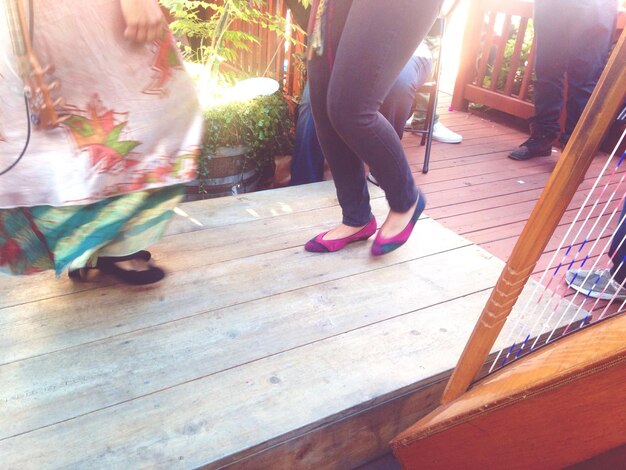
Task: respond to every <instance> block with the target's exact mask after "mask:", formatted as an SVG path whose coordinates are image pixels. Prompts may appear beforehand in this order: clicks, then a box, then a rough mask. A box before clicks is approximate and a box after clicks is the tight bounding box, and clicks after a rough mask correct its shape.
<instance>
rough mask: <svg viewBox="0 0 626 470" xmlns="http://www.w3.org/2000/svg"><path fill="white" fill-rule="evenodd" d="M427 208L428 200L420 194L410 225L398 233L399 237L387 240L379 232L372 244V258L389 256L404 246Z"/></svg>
mask: <svg viewBox="0 0 626 470" xmlns="http://www.w3.org/2000/svg"><path fill="white" fill-rule="evenodd" d="M425 207H426V198H425V197H424V195H423V194H421V193H418V195H417V205H416V206H415V211H414V212H413V215H412V216H411V220H409V223H408V224H407V225H406V227H404V228H403V229H402V231H401V232H400V233H398V234H397V235H394V236H393V237H389V238H385V237H383V236H382V235H381V234H380V232H378V235H376V238H375V239H374V242H373V243H372V249H371V253H372V256H380V255H384V254H387V253H389V252H391V251H393V250H395V249H397V248H400V247H401V246H402V245H404V244H405V243H406V241H407V240H408V239H409V237H410V236H411V233H412V232H413V228H414V227H415V223H416V222H417V219H419V218H420V215H421V214H422V212H423V211H424V208H425Z"/></svg>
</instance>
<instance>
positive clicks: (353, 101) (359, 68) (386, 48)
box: [309, 0, 440, 226]
mask: <svg viewBox="0 0 626 470" xmlns="http://www.w3.org/2000/svg"><path fill="white" fill-rule="evenodd" d="M439 3H440V2H439V1H438V0H432V1H429V2H414V1H411V0H401V1H394V2H392V3H389V2H384V3H383V2H379V1H377V0H359V1H358V2H352V3H351V2H332V1H331V4H330V6H329V11H328V17H329V27H327V30H326V32H327V38H326V39H327V41H326V43H325V45H326V51H325V55H324V56H322V57H315V58H314V59H313V60H311V61H310V63H309V72H310V74H311V75H310V77H311V86H312V88H311V94H312V98H313V99H312V103H313V113H314V116H315V118H316V126H317V130H318V135H319V138H320V143H321V145H322V149H323V151H324V155H325V156H326V158H327V160H328V162H329V165H330V167H331V171H332V172H333V178H334V179H335V184H336V186H337V194H338V196H339V201H340V204H341V206H342V209H343V212H344V224H346V225H352V226H357V225H364V224H365V223H366V222H367V220H368V219H369V217H370V209H369V200H368V195H367V188H366V183H365V176H364V172H363V163H362V162H365V163H367V164H368V165H369V166H370V168H371V169H372V171H373V173H374V174H375V175H376V177H377V179H379V182H380V184H381V187H382V188H383V189H384V190H385V193H386V195H387V199H388V201H389V205H390V207H391V210H392V213H394V212H395V213H408V218H410V216H411V215H412V212H411V209H412V207H414V205H415V201H416V198H417V191H416V188H415V183H414V182H413V177H412V175H411V171H410V168H409V166H408V163H407V161H406V157H405V155H404V151H403V149H402V145H401V143H400V139H399V138H398V135H397V133H396V132H395V131H394V129H393V127H392V126H391V124H390V123H389V122H388V121H387V120H386V119H385V118H384V117H383V116H382V114H381V113H380V112H379V109H380V106H381V104H382V102H383V100H384V98H385V96H387V94H388V93H389V90H390V89H391V87H392V85H393V83H394V82H395V80H396V78H397V76H398V75H399V73H400V71H401V70H402V68H403V67H404V66H405V64H406V63H407V62H408V60H409V59H410V57H411V55H412V54H413V52H414V50H415V49H416V47H417V45H418V44H419V42H420V40H421V39H422V38H423V36H424V35H425V34H426V33H427V32H428V30H429V28H430V26H431V25H432V22H433V21H434V18H435V16H436V13H437V11H438V6H439ZM328 54H330V57H329V56H328ZM324 96H326V99H325V101H324ZM408 218H407V220H408Z"/></svg>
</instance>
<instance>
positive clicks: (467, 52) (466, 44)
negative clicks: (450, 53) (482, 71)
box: [452, 1, 483, 110]
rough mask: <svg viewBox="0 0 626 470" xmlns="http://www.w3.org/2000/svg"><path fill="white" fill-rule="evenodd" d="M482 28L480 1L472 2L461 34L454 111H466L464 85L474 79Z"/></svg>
mask: <svg viewBox="0 0 626 470" xmlns="http://www.w3.org/2000/svg"><path fill="white" fill-rule="evenodd" d="M482 28H483V8H482V2H481V1H472V2H471V3H470V6H469V12H468V15H467V22H466V23H465V31H464V33H463V48H462V50H461V63H460V65H459V72H458V74H457V77H456V81H455V83H454V93H453V94H452V106H453V107H454V108H455V109H459V110H467V105H468V101H467V100H466V99H465V97H464V94H465V85H466V84H467V83H471V82H472V81H473V79H474V75H475V70H474V67H475V66H476V57H478V51H479V50H480V34H481V32H482Z"/></svg>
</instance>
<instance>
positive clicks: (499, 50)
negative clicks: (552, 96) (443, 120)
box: [452, 0, 535, 118]
mask: <svg viewBox="0 0 626 470" xmlns="http://www.w3.org/2000/svg"><path fill="white" fill-rule="evenodd" d="M532 16H533V2H532V1H531V0H509V1H507V2H502V1H501V0H475V1H473V2H472V3H471V5H470V10H469V14H468V18H467V24H466V27H465V34H464V37H463V50H462V54H461V57H462V59H461V60H462V61H461V64H460V67H459V74H458V76H457V79H456V84H455V87H454V95H453V98H452V105H453V106H454V107H455V108H457V109H467V105H468V103H469V102H476V103H480V104H483V105H486V106H489V107H491V108H494V109H498V110H500V111H504V112H506V113H509V114H513V115H515V116H519V117H521V118H529V117H531V116H532V115H533V112H534V107H533V103H532V88H531V87H532V74H533V70H532V69H533V68H532V64H533V61H534V55H535V44H534V38H533V35H532V29H531V28H532ZM509 41H512V42H513V44H514V45H513V48H512V50H511V48H510V47H509V48H508V50H507V47H506V46H507V42H509Z"/></svg>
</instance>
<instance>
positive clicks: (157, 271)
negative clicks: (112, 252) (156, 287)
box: [68, 250, 165, 286]
mask: <svg viewBox="0 0 626 470" xmlns="http://www.w3.org/2000/svg"><path fill="white" fill-rule="evenodd" d="M150 258H152V254H151V253H150V252H149V251H146V250H141V251H138V252H136V253H132V254H130V255H126V256H100V257H99V258H98V261H97V262H96V267H95V268H93V267H85V268H79V269H72V270H70V271H69V272H68V275H69V277H70V279H72V280H74V281H81V282H84V281H86V280H87V276H88V274H87V273H88V272H89V270H92V269H98V270H100V271H102V272H103V273H105V274H108V275H110V276H113V277H115V278H117V279H118V280H120V281H122V282H124V283H126V284H131V285H135V286H141V285H146V284H152V283H155V282H158V281H160V280H161V279H163V278H164V277H165V272H164V271H163V270H162V269H161V268H158V267H156V266H149V267H148V269H147V270H144V271H137V270H134V269H122V268H120V267H119V266H117V265H116V264H115V263H119V262H121V261H131V260H142V261H150Z"/></svg>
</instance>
